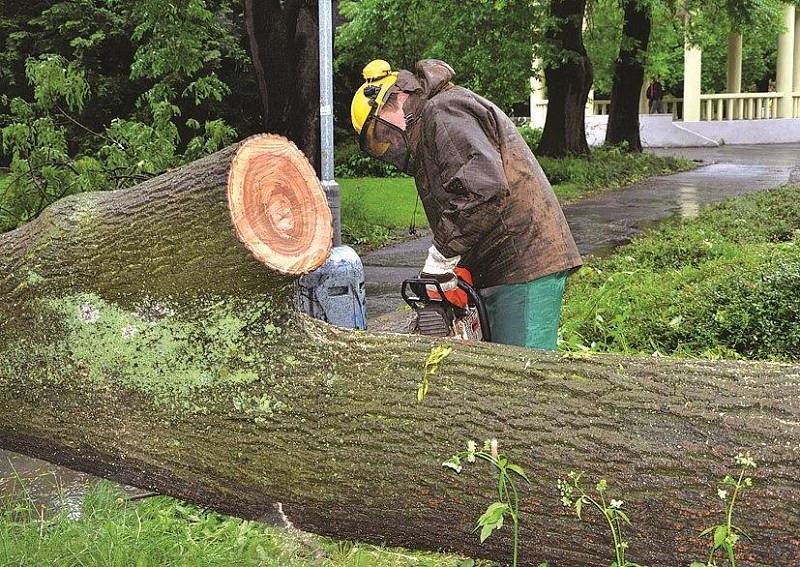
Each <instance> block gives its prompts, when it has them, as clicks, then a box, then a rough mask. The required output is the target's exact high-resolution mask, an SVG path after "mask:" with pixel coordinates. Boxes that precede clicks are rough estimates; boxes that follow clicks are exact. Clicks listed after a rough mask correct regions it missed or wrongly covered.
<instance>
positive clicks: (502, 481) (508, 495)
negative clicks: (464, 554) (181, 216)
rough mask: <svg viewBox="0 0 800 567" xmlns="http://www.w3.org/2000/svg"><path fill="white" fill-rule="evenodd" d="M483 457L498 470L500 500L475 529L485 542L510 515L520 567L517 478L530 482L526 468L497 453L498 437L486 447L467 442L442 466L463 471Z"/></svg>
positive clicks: (490, 506) (514, 563) (487, 442)
mask: <svg viewBox="0 0 800 567" xmlns="http://www.w3.org/2000/svg"><path fill="white" fill-rule="evenodd" d="M478 460H481V461H484V462H487V463H489V464H490V465H491V466H492V467H493V468H494V469H496V471H497V501H496V502H493V503H491V504H489V507H488V508H486V512H484V513H483V514H482V515H481V517H480V518H478V525H477V526H476V527H475V530H476V531H477V530H480V532H481V533H480V538H481V543H483V542H484V541H486V538H488V537H489V536H490V535H492V532H494V531H495V530H499V529H500V528H502V527H503V523H504V522H505V518H511V522H512V523H513V529H514V540H513V551H512V557H513V560H512V565H513V566H514V567H516V566H517V563H518V560H519V515H520V514H519V492H518V491H517V487H516V484H515V483H514V479H515V478H517V479H522V480H524V481H525V482H526V483H528V484H530V480H529V479H528V476H527V474H526V473H525V470H524V469H523V468H522V467H521V466H519V465H517V464H515V463H513V462H511V460H510V459H509V457H508V456H507V455H501V454H499V453H498V448H497V439H487V440H486V441H485V442H484V444H483V449H482V450H478V448H477V446H476V445H475V442H474V441H469V442H467V450H466V451H461V452H459V453H456V454H455V455H453V456H452V457H450V459H448V460H447V461H445V462H444V463H442V466H444V467H446V468H449V469H452V470H454V471H455V472H456V473H458V474H460V473H461V470H462V467H463V463H464V461H466V462H467V463H475V462H476V461H478Z"/></svg>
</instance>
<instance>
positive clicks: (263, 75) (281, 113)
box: [244, 0, 320, 174]
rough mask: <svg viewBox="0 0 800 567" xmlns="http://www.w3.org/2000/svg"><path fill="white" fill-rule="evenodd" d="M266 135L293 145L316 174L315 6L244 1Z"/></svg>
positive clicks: (307, 0)
mask: <svg viewBox="0 0 800 567" xmlns="http://www.w3.org/2000/svg"><path fill="white" fill-rule="evenodd" d="M244 12H245V25H246V28H247V36H248V39H249V47H250V57H251V59H252V61H253V66H254V68H255V72H256V81H257V83H258V89H259V95H260V98H261V114H262V119H263V123H264V130H265V131H266V132H274V133H276V134H281V135H284V136H286V137H287V138H289V139H290V140H292V141H293V142H295V143H296V144H297V146H298V147H299V148H300V149H301V150H302V151H303V153H304V154H305V155H306V157H307V158H308V160H309V161H310V162H311V164H312V165H313V166H314V169H315V170H316V171H317V174H319V172H320V169H319V168H320V134H319V29H318V22H317V20H318V4H317V2H316V1H312V0H287V1H286V2H281V1H280V0H245V2H244Z"/></svg>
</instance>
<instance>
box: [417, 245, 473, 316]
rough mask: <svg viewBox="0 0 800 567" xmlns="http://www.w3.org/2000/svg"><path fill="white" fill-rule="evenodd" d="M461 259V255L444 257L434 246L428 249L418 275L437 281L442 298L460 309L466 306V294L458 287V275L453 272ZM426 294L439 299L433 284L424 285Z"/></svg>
mask: <svg viewBox="0 0 800 567" xmlns="http://www.w3.org/2000/svg"><path fill="white" fill-rule="evenodd" d="M460 261H461V256H455V257H454V258H445V257H444V256H443V255H442V253H441V252H439V251H438V250H437V249H436V246H431V247H430V248H429V249H428V259H427V260H425V267H424V268H422V273H421V274H420V277H423V278H430V279H433V280H436V281H437V282H439V286H440V287H441V288H442V291H443V292H444V298H445V299H446V300H447V301H449V302H450V303H452V304H453V305H455V306H456V307H460V308H461V309H463V308H465V307H466V306H467V294H466V292H465V291H464V290H462V289H460V288H459V287H458V277H457V276H456V274H455V269H456V266H458V263H459V262H460ZM426 291H427V292H428V296H429V297H430V298H432V299H439V292H438V291H437V290H436V287H435V286H432V285H429V286H426Z"/></svg>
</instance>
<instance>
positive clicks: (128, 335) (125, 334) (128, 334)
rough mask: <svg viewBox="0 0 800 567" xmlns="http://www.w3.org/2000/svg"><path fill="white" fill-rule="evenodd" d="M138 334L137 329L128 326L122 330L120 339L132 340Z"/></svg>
mask: <svg viewBox="0 0 800 567" xmlns="http://www.w3.org/2000/svg"><path fill="white" fill-rule="evenodd" d="M138 332H139V329H137V328H136V327H134V326H133V325H128V326H127V327H125V328H124V329H122V338H123V339H132V338H133V337H135V336H136V334H137V333H138Z"/></svg>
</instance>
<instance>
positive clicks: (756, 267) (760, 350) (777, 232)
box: [561, 187, 800, 360]
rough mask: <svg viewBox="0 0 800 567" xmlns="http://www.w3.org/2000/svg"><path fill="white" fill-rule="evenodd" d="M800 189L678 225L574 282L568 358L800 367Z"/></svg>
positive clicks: (720, 208) (732, 204)
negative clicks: (663, 358) (688, 359)
mask: <svg viewBox="0 0 800 567" xmlns="http://www.w3.org/2000/svg"><path fill="white" fill-rule="evenodd" d="M798 198H800V188H797V187H787V188H783V189H778V190H773V191H769V192H764V193H758V194H754V195H750V196H747V197H741V198H738V199H733V200H730V201H727V202H724V203H722V204H719V205H717V206H713V207H709V208H708V209H705V210H704V211H702V212H701V213H700V215H699V217H698V218H697V219H694V220H677V221H673V222H671V223H669V224H668V225H667V226H665V227H664V228H662V229H661V230H658V231H656V232H653V233H651V234H649V235H647V236H645V237H642V238H638V239H636V240H635V241H634V242H633V243H632V244H630V245H629V246H626V247H624V248H622V249H620V250H619V251H618V252H617V253H616V254H615V255H614V256H612V257H610V258H606V259H595V260H592V261H591V262H590V263H589V264H588V266H586V267H584V268H583V269H582V270H581V271H579V272H578V273H577V274H576V275H575V276H573V277H572V278H571V281H570V284H569V286H568V289H567V298H566V303H565V307H564V313H563V318H562V321H563V326H562V343H561V347H562V348H563V349H566V350H593V351H601V352H623V353H648V354H649V353H653V352H656V353H659V354H667V355H671V356H704V357H712V358H716V357H720V356H725V357H735V358H754V359H779V360H797V359H798V358H800V319H799V317H800V210H798V208H797V206H796V203H797V200H798Z"/></svg>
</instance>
